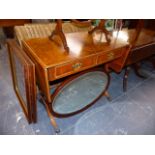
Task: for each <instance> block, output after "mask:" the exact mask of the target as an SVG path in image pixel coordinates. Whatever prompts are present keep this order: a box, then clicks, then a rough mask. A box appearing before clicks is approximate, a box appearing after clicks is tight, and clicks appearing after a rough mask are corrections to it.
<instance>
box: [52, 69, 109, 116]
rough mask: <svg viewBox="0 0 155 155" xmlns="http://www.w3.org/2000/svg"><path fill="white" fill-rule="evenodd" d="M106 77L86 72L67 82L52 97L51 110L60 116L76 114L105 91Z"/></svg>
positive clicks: (98, 72) (99, 73)
mask: <svg viewBox="0 0 155 155" xmlns="http://www.w3.org/2000/svg"><path fill="white" fill-rule="evenodd" d="M107 84H108V75H107V74H106V73H104V72H102V71H93V72H88V73H84V74H82V75H80V76H79V77H76V78H75V79H73V80H72V81H70V82H68V83H67V84H66V85H65V86H64V87H63V88H62V89H61V90H60V91H59V92H58V93H57V95H56V96H55V97H54V99H53V102H52V109H53V111H54V112H55V113H57V114H60V115H67V114H71V113H74V112H77V111H79V110H81V109H83V108H85V107H86V106H87V105H89V104H91V103H92V102H94V101H95V100H96V99H97V98H98V97H99V96H100V95H101V94H102V93H103V92H104V90H105V89H106V87H107Z"/></svg>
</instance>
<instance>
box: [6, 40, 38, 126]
mask: <svg viewBox="0 0 155 155" xmlns="http://www.w3.org/2000/svg"><path fill="white" fill-rule="evenodd" d="M7 47H8V54H9V59H10V68H11V75H12V82H13V88H14V91H15V93H16V96H17V99H18V101H19V103H20V105H21V108H22V110H23V112H24V114H25V116H26V118H27V121H28V123H35V122H36V121H37V112H36V111H37V105H36V83H35V81H36V80H35V65H34V63H33V62H32V61H31V59H30V58H29V57H28V56H27V55H26V53H25V52H24V51H23V50H22V49H21V48H20V47H19V46H18V45H17V42H16V41H15V40H8V41H7Z"/></svg>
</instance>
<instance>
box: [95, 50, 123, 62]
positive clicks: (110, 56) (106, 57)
mask: <svg viewBox="0 0 155 155" xmlns="http://www.w3.org/2000/svg"><path fill="white" fill-rule="evenodd" d="M122 53H123V48H120V49H117V50H114V51H108V52H105V53H104V54H100V55H99V56H98V59H97V63H98V64H102V63H105V62H108V61H111V60H114V59H116V58H119V57H120V56H121V55H122Z"/></svg>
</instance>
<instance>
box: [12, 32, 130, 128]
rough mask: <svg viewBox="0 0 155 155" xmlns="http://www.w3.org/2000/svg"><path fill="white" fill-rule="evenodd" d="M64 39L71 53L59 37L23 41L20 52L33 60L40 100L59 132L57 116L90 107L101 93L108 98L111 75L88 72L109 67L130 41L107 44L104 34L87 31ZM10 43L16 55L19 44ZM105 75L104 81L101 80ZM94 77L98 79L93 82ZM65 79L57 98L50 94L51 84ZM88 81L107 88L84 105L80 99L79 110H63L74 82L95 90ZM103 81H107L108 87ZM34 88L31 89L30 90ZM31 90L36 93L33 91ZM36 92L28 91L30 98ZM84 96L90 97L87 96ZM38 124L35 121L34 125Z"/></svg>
mask: <svg viewBox="0 0 155 155" xmlns="http://www.w3.org/2000/svg"><path fill="white" fill-rule="evenodd" d="M65 36H66V40H67V44H68V46H69V49H70V50H69V52H66V51H64V48H63V44H62V42H61V40H60V38H59V37H57V36H55V38H54V39H53V40H52V41H51V40H50V39H49V38H35V39H29V40H25V41H23V50H22V52H21V53H24V55H25V53H26V57H27V58H28V59H30V61H31V63H33V64H34V66H35V75H34V76H35V77H36V81H37V85H38V88H39V91H40V94H41V99H42V100H43V102H44V104H45V107H46V110H47V112H48V115H49V117H50V119H51V123H52V125H53V126H54V128H55V129H56V131H58V130H57V129H58V126H57V124H56V122H55V119H54V117H53V116H57V114H58V115H59V114H60V115H64V113H65V114H66V113H67V114H69V115H70V114H72V113H76V112H77V111H80V110H81V109H85V107H88V105H89V103H92V102H94V101H96V99H98V98H99V96H101V94H102V93H103V94H104V95H106V96H107V95H108V93H107V91H106V89H107V86H108V84H109V75H108V74H107V73H106V71H103V70H104V69H103V70H102V71H92V70H91V71H90V72H89V70H90V69H92V68H94V67H96V66H99V65H101V64H106V63H108V62H111V61H113V60H115V59H118V58H120V57H121V56H122V55H123V53H124V52H126V51H127V50H128V49H129V44H128V43H127V41H125V40H123V39H122V38H118V37H115V36H112V37H111V42H110V43H107V42H106V41H105V37H104V35H103V34H102V33H94V34H92V35H90V34H88V33H87V32H76V33H68V34H65ZM11 44H12V43H11V41H10V54H13V53H14V52H13V51H14V50H16V49H15V48H14V46H17V44H16V45H15V44H14V46H12V45H11ZM11 46H12V47H11ZM21 53H20V54H21ZM23 59H24V58H23ZM104 68H106V67H104ZM82 71H84V73H81V72H82ZM13 72H14V71H13ZM79 72H80V73H79ZM77 73H78V74H77ZM33 74H34V72H33ZM31 76H32V72H31ZM74 76H75V78H74ZM102 76H103V79H102V78H101V77H102ZM93 77H94V78H96V79H98V80H97V81H93V80H92V79H93ZM63 78H67V82H66V80H65V81H64V82H62V85H59V86H58V88H57V89H56V90H55V93H54V95H51V92H50V90H51V83H52V82H55V81H58V80H60V79H63ZM85 78H87V79H88V80H90V82H91V80H92V83H93V82H94V83H96V84H97V85H99V83H98V82H100V84H101V85H102V84H103V85H104V86H103V87H102V88H98V90H97V89H96V91H98V93H97V92H95V93H96V95H95V97H92V99H91V97H90V101H89V102H88V101H86V99H84V100H83V101H86V102H88V103H86V104H84V103H83V102H82V100H81V101H79V102H81V103H83V105H82V104H81V106H80V107H78V106H76V108H77V109H76V108H75V107H74V108H75V109H74V108H73V109H70V112H69V110H64V109H66V107H69V105H66V106H65V107H64V105H63V103H62V105H63V108H62V109H63V110H64V111H63V110H62V109H61V108H60V105H59V104H58V103H59V102H60V101H62V100H63V99H64V98H63V99H62V96H63V95H62V94H63V93H65V92H67V91H68V90H69V89H70V87H73V83H76V85H78V86H80V85H81V86H82V85H83V84H84V83H85V84H86V85H87V86H88V87H89V86H90V89H92V88H93V85H89V83H88V81H87V80H86V81H85V80H84V79H85ZM104 78H105V79H104ZM102 80H103V81H102ZM84 81H85V82H84ZM82 82H84V83H82ZM104 82H106V84H105V83H104ZM77 83H78V84H77ZM65 84H67V86H65ZM26 85H30V84H26ZM31 87H32V86H31ZM31 87H30V89H29V90H31ZM34 87H35V86H34ZM77 89H78V90H79V92H80V93H82V92H81V91H82V90H81V88H79V87H77ZM32 90H33V91H34V89H32ZM33 91H31V92H30V91H29V94H31V95H27V96H32V95H35V93H34V92H33ZM85 91H86V90H85ZM92 91H93V90H92ZM83 94H84V93H83ZM78 95H79V94H78ZM78 95H77V96H78ZM81 95H82V94H81ZM85 96H89V95H88V94H87V95H85ZM72 97H73V98H74V97H76V95H75V96H74V95H73V94H72ZM72 97H71V98H72ZM30 98H31V97H30ZM71 98H70V99H71ZM72 100H73V99H72ZM68 101H69V100H68ZM65 104H66V102H65ZM68 104H71V103H68ZM77 105H78V104H77ZM31 107H32V108H31V109H32V111H31V115H32V116H33V117H32V116H31V117H32V119H34V118H36V113H35V112H34V111H36V104H33V103H32V102H31ZM58 107H59V108H58ZM70 108H71V107H70ZM34 109H35V110H34ZM58 109H59V110H58ZM35 121H36V120H35ZM35 121H34V120H33V122H35Z"/></svg>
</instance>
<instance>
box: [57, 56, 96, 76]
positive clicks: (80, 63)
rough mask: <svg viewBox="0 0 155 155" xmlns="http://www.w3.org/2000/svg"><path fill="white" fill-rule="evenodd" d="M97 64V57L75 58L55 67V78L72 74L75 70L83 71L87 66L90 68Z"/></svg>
mask: <svg viewBox="0 0 155 155" xmlns="http://www.w3.org/2000/svg"><path fill="white" fill-rule="evenodd" d="M95 64H96V57H95V56H92V57H88V58H84V59H80V60H75V61H72V62H69V63H66V64H63V65H59V66H56V67H55V78H58V77H63V76H66V75H70V74H72V73H74V72H78V71H81V70H83V69H86V68H90V67H91V66H94V65H95Z"/></svg>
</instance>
